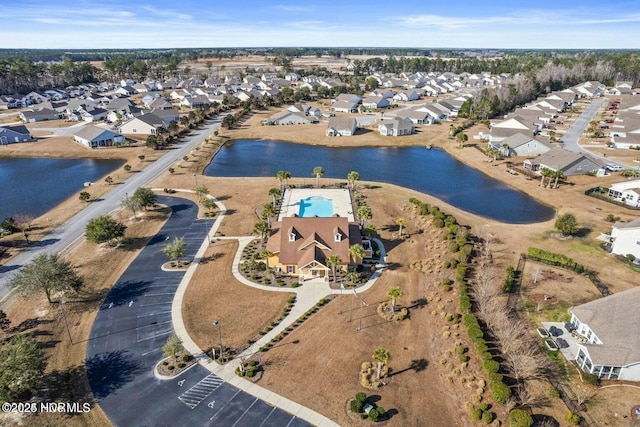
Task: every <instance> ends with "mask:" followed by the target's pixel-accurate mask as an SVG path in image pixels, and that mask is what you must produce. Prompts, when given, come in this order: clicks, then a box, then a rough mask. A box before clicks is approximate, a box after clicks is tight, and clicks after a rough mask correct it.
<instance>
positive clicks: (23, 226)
mask: <svg viewBox="0 0 640 427" xmlns="http://www.w3.org/2000/svg"><path fill="white" fill-rule="evenodd" d="M13 220H14V221H15V224H16V227H18V228H19V229H20V231H21V232H22V235H23V236H24V240H25V242H27V245H28V244H29V243H30V242H29V231H31V227H33V221H34V220H35V218H34V217H33V215H29V214H18V215H16V216H14V217H13Z"/></svg>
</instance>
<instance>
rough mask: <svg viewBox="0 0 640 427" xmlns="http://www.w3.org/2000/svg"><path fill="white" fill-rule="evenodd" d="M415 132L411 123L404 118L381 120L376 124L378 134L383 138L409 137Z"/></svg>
mask: <svg viewBox="0 0 640 427" xmlns="http://www.w3.org/2000/svg"><path fill="white" fill-rule="evenodd" d="M414 130H415V127H414V126H413V122H412V121H411V120H409V119H407V118H404V117H396V118H394V119H391V120H383V121H382V122H380V124H378V132H380V135H384V136H402V135H411V134H412V133H413V132H414Z"/></svg>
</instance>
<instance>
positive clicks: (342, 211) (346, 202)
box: [278, 188, 355, 222]
mask: <svg viewBox="0 0 640 427" xmlns="http://www.w3.org/2000/svg"><path fill="white" fill-rule="evenodd" d="M307 197H324V198H325V199H331V200H333V212H334V214H338V215H339V216H341V217H347V220H348V221H349V222H355V216H354V215H353V203H351V193H350V192H349V190H345V189H339V188H288V189H286V190H285V192H284V195H283V196H282V207H281V209H280V215H278V221H282V218H286V217H292V216H294V215H297V214H298V211H299V210H300V200H302V199H306V198H307Z"/></svg>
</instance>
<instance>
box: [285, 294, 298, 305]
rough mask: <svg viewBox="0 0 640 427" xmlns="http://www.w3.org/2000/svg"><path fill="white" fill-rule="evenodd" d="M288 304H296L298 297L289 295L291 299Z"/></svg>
mask: <svg viewBox="0 0 640 427" xmlns="http://www.w3.org/2000/svg"><path fill="white" fill-rule="evenodd" d="M287 302H288V303H289V304H293V303H294V302H296V296H295V295H289V298H287Z"/></svg>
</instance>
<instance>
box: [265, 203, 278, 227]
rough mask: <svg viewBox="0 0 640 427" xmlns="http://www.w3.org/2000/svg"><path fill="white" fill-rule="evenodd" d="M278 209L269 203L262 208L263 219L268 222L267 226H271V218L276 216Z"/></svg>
mask: <svg viewBox="0 0 640 427" xmlns="http://www.w3.org/2000/svg"><path fill="white" fill-rule="evenodd" d="M275 214H276V208H274V207H273V203H271V202H269V203H266V204H265V205H264V207H263V208H262V219H266V220H267V224H269V226H271V217H273V216H275Z"/></svg>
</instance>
